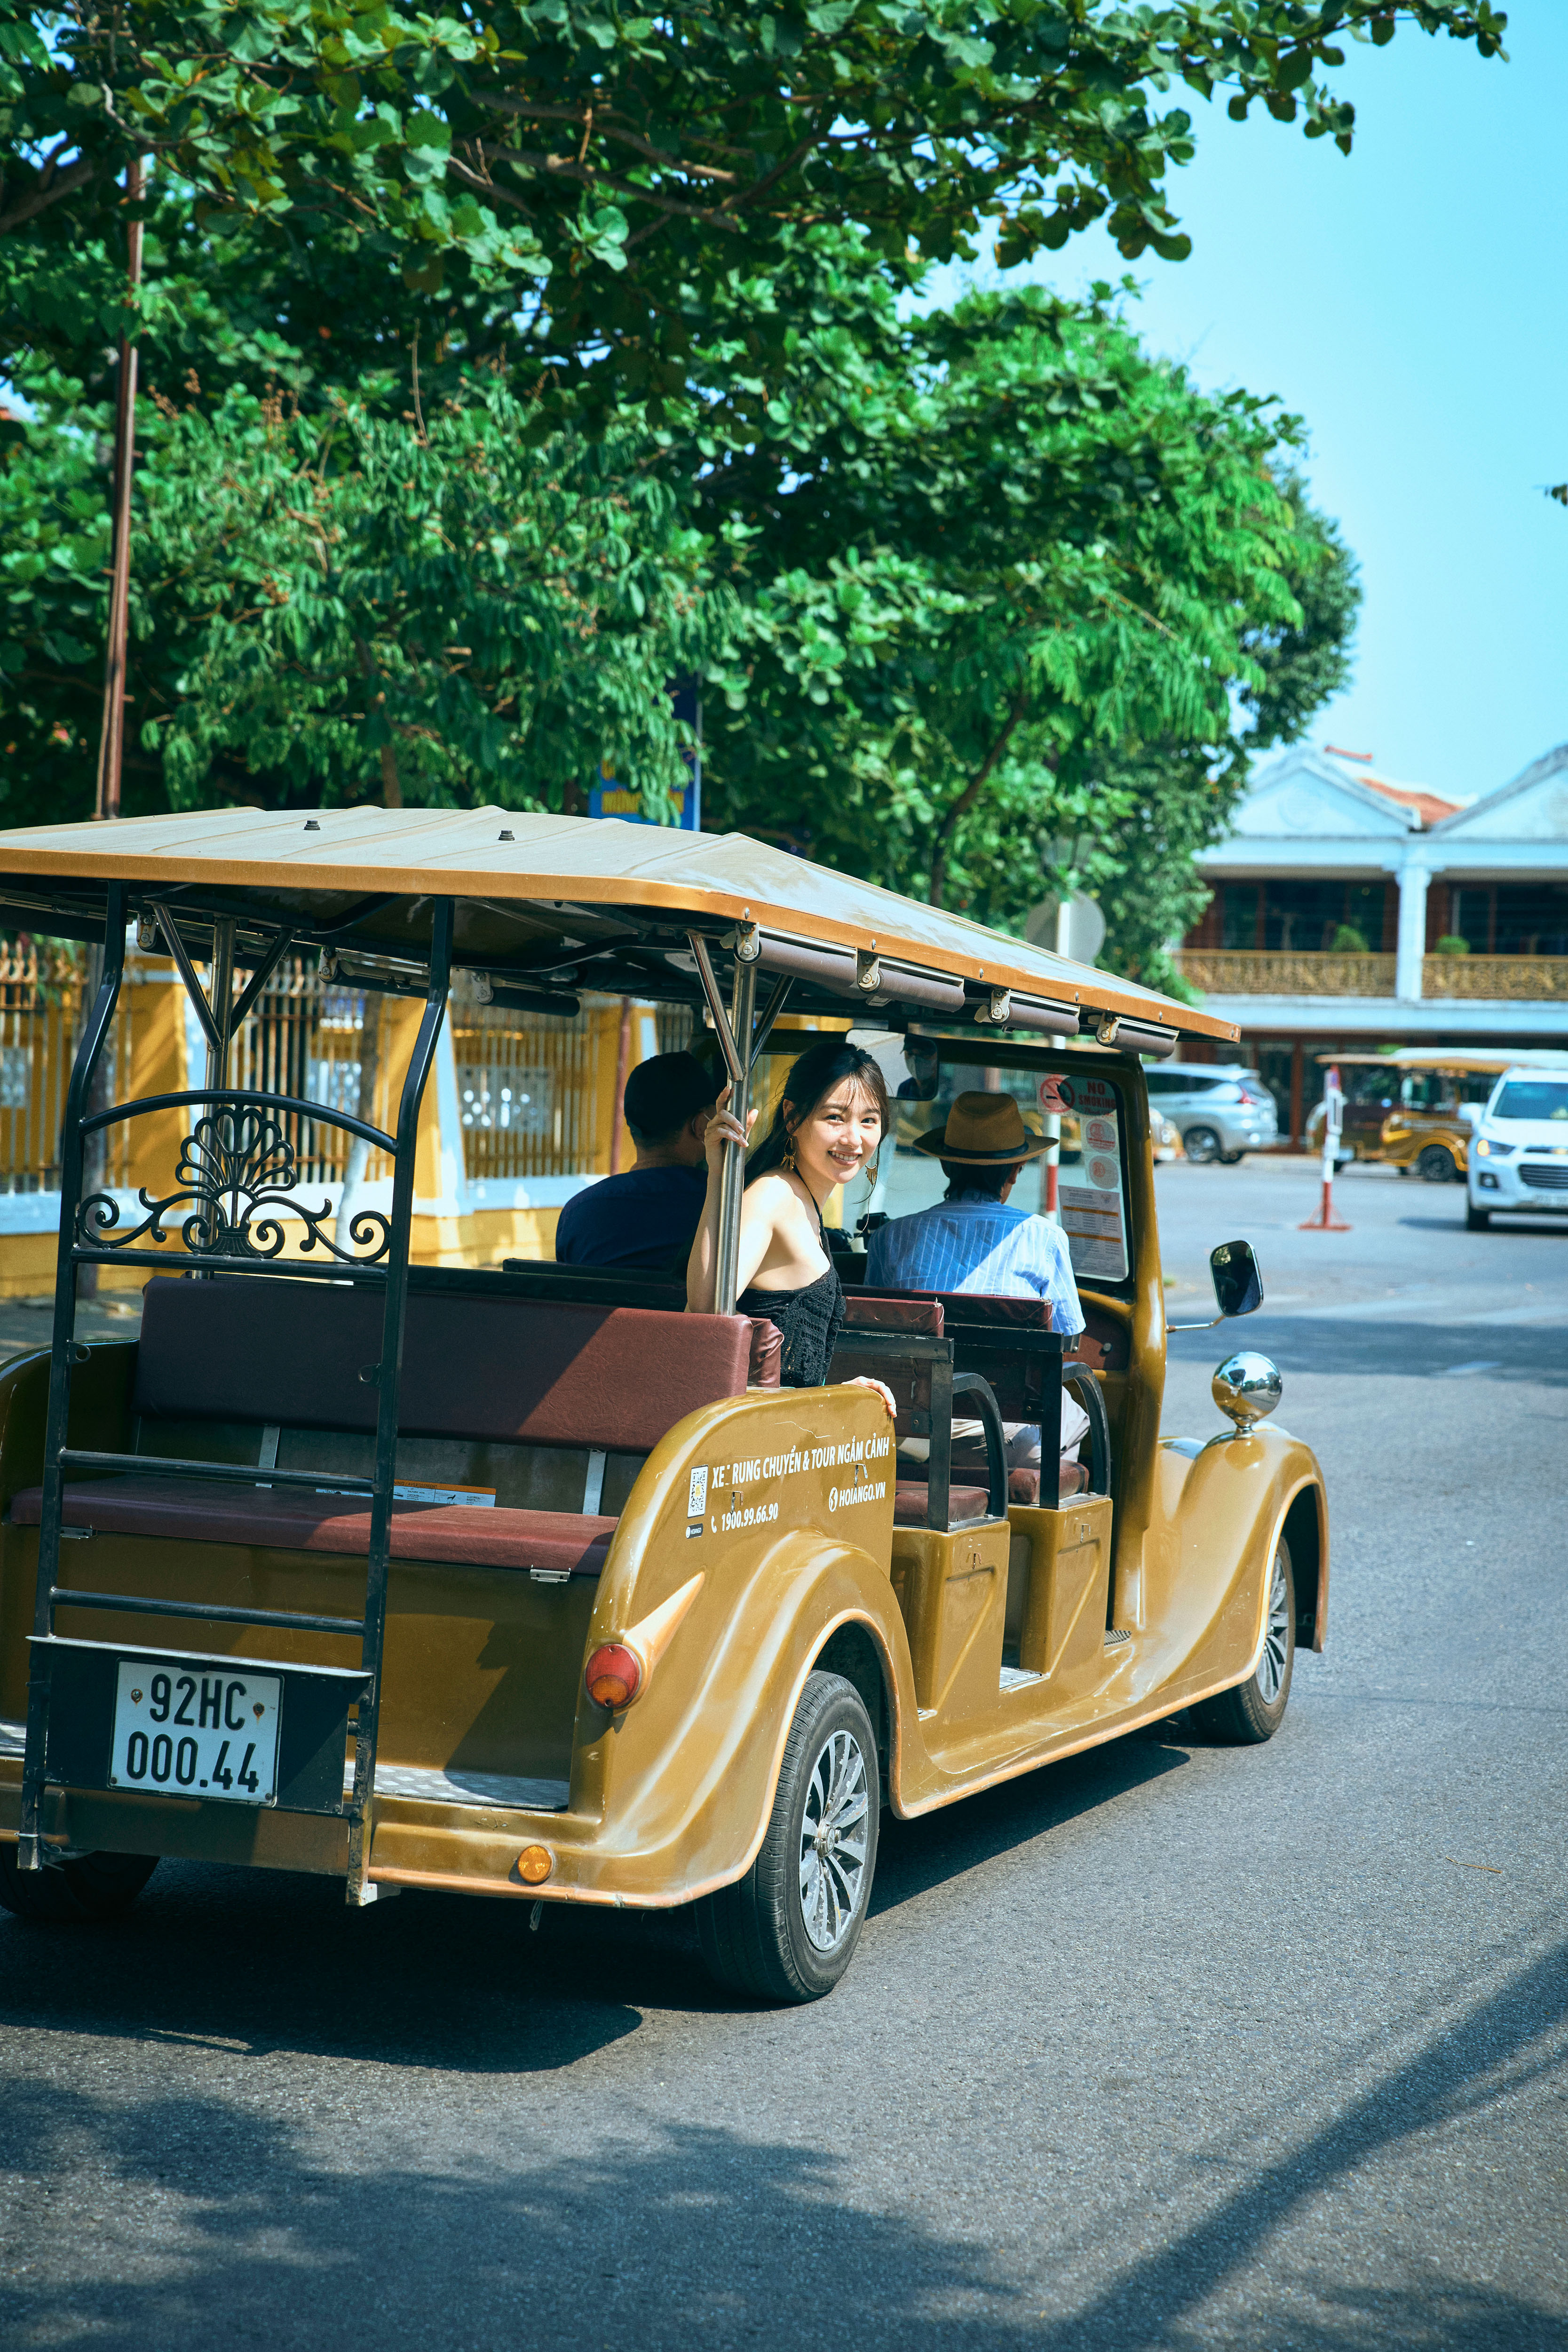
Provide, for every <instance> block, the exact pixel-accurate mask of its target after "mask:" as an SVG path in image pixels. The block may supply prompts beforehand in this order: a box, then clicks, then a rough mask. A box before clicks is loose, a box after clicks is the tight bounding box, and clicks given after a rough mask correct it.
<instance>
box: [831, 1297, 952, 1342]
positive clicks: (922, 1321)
mask: <svg viewBox="0 0 1568 2352" xmlns="http://www.w3.org/2000/svg"><path fill="white" fill-rule="evenodd" d="M844 1328H845V1329H846V1330H847V1331H915V1332H919V1333H922V1334H923V1335H924V1336H925V1337H926V1338H928V1339H940V1338H941V1337H942V1301H941V1300H940V1299H939V1298H938V1297H937V1296H936V1292H935V1291H931V1292H928V1293H927V1294H926V1295H925V1297H915V1295H914V1294H913V1293H911V1294H908V1295H906V1294H905V1293H904V1292H903V1291H892V1290H846V1291H845V1292H844Z"/></svg>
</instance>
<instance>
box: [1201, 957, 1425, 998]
mask: <svg viewBox="0 0 1568 2352" xmlns="http://www.w3.org/2000/svg"><path fill="white" fill-rule="evenodd" d="M1175 961H1176V969H1177V970H1178V971H1180V973H1181V975H1182V978H1183V979H1184V980H1187V981H1190V982H1192V985H1193V986H1194V988H1197V989H1201V990H1202V992H1203V993H1204V994H1205V995H1206V996H1392V995H1393V993H1394V961H1395V960H1394V958H1393V957H1392V956H1391V955H1332V954H1328V953H1318V952H1315V951H1312V950H1290V951H1288V952H1287V951H1285V950H1274V949H1263V948H1256V949H1254V948H1224V949H1208V948H1184V949H1183V950H1182V951H1181V953H1180V954H1179V955H1177V956H1176V959H1175Z"/></svg>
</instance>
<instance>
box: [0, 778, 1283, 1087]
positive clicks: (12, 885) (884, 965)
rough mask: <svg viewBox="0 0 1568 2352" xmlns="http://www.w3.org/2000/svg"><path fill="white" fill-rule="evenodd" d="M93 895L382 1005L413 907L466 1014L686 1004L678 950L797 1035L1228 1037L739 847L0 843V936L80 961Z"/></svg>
mask: <svg viewBox="0 0 1568 2352" xmlns="http://www.w3.org/2000/svg"><path fill="white" fill-rule="evenodd" d="M116 884H118V885H119V886H120V887H122V888H123V889H124V890H125V892H126V905H127V909H128V913H129V914H130V915H131V917H134V918H137V919H141V920H142V921H143V922H145V923H147V924H158V923H160V922H161V924H162V930H163V934H164V937H165V939H166V940H167V941H168V943H169V946H170V948H171V950H172V951H174V952H176V953H179V952H180V951H181V950H182V949H183V951H184V952H185V953H187V954H189V955H191V956H193V957H196V958H200V957H204V955H205V953H206V951H207V950H206V944H205V943H206V941H207V940H209V939H210V937H211V933H212V926H213V923H214V919H222V918H233V919H235V961H236V962H239V963H241V964H248V965H251V966H253V967H254V966H255V965H256V964H258V963H260V962H261V961H265V960H267V959H268V958H269V957H270V956H272V955H274V954H276V953H277V951H278V942H279V940H282V939H284V938H285V937H287V943H288V945H289V946H290V948H292V949H293V950H296V951H299V950H307V949H310V948H322V949H325V950H329V952H330V953H331V954H332V955H333V956H334V957H335V958H336V959H337V970H338V973H339V976H340V978H341V979H343V980H345V981H346V982H350V983H353V982H356V981H358V982H361V983H362V984H366V985H370V986H374V987H390V988H392V989H393V990H396V989H397V988H398V987H399V986H400V984H401V985H402V986H404V987H409V988H413V985H414V982H415V979H416V974H417V972H418V971H419V968H422V967H423V966H425V965H426V964H427V962H428V959H429V953H430V942H431V937H432V928H433V902H434V900H436V899H439V898H451V899H452V900H453V901H454V902H455V906H454V936H453V953H452V961H453V965H454V967H455V969H456V970H457V971H463V970H464V969H466V970H467V971H469V972H471V973H473V974H476V975H477V974H480V973H483V975H484V980H483V982H481V983H480V996H481V1000H482V1001H491V1002H495V1003H501V1004H508V1003H509V1004H512V1005H514V1006H516V1007H517V1008H519V1009H523V1010H536V1011H539V1012H547V1013H572V1012H574V1011H575V1010H576V1009H577V1002H578V1000H577V994H576V992H577V991H578V990H579V989H591V990H593V991H595V992H606V993H611V994H616V995H630V996H634V997H637V998H641V999H643V1000H644V1001H653V1002H655V1003H659V1002H664V1003H698V1002H700V1001H701V998H702V995H703V992H704V986H703V974H702V972H701V971H700V969H699V965H700V963H701V962H702V961H706V960H707V957H706V954H705V955H704V956H702V957H699V956H698V955H697V953H696V952H695V944H696V943H697V942H700V943H701V944H702V946H703V947H704V949H705V950H711V948H712V947H713V946H715V945H717V946H720V947H727V948H728V949H729V950H731V951H732V952H733V951H734V950H736V949H737V948H738V949H739V950H741V951H742V952H743V953H744V954H745V956H746V958H747V961H753V960H755V961H758V963H759V968H760V971H762V973H764V974H771V975H773V976H774V977H775V979H776V980H783V979H788V980H789V982H790V995H789V1007H790V1010H791V1012H792V1013H811V1012H816V1013H827V1014H834V1013H836V1014H838V1015H840V1016H842V1015H843V1014H844V1013H845V1012H846V1011H848V1010H849V1009H850V1007H851V1005H852V1004H857V1003H858V1004H859V1005H861V1006H862V1007H864V1008H867V1009H872V1008H881V1009H882V1010H883V1013H884V1014H885V1013H886V1012H888V1011H889V1010H890V1009H894V1008H902V1009H904V1010H909V1011H917V1012H918V1013H920V1014H921V1015H922V1016H923V1017H924V1018H926V1019H930V1018H932V1017H933V1016H935V1017H936V1018H938V1019H941V1018H947V1019H953V1018H958V1019H963V1020H970V1019H973V1018H975V1017H979V1018H980V1019H981V1020H982V1021H986V1022H989V1021H992V1020H999V1023H1000V1025H1003V1026H1011V1027H1013V1028H1021V1029H1024V1030H1030V1029H1033V1030H1036V1031H1044V1032H1045V1033H1046V1034H1054V1035H1057V1036H1067V1035H1069V1034H1077V1032H1078V1030H1079V1028H1080V1026H1082V1027H1085V1028H1088V1029H1090V1030H1098V1031H1100V1032H1101V1033H1102V1042H1104V1043H1112V1042H1115V1043H1119V1044H1120V1045H1123V1046H1124V1047H1125V1048H1128V1049H1131V1050H1133V1051H1134V1052H1143V1053H1149V1052H1155V1053H1162V1052H1164V1053H1168V1052H1169V1051H1171V1049H1172V1047H1173V1045H1174V1044H1175V1039H1176V1033H1178V1032H1185V1033H1186V1034H1190V1035H1195V1036H1205V1037H1215V1038H1220V1039H1224V1040H1226V1041H1230V1040H1233V1039H1234V1038H1235V1037H1236V1036H1237V1034H1238V1032H1237V1030H1236V1028H1235V1027H1234V1025H1233V1024H1230V1023H1229V1022H1227V1021H1221V1020H1218V1019H1217V1018H1216V1017H1215V1016H1214V1015H1213V1014H1211V1013H1205V1012H1202V1011H1200V1010H1198V1009H1197V1008H1195V1007H1194V1006H1191V1005H1187V1004H1182V1003H1177V1002H1176V1000H1175V999H1174V998H1172V997H1168V996H1163V995H1160V994H1159V993H1157V992H1155V990H1153V989H1147V988H1142V987H1139V986H1138V985H1137V984H1136V983H1135V982H1132V981H1125V980H1122V979H1119V978H1117V977H1116V976H1115V975H1114V974H1113V973H1110V972H1102V971H1094V970H1093V969H1092V967H1090V966H1089V965H1086V964H1081V963H1074V962H1072V961H1070V960H1069V959H1068V958H1067V957H1065V956H1059V955H1054V954H1052V953H1051V952H1050V951H1049V950H1045V949H1043V948H1038V947H1033V946H1031V945H1030V944H1029V943H1028V942H1027V941H1025V940H1019V939H1010V938H1007V937H1004V936H1003V935H1002V934H1000V933H998V932H996V931H992V930H989V929H987V928H986V927H985V926H984V925H983V924H980V923H976V922H972V921H970V920H969V919H967V918H966V917H964V916H962V915H956V914H949V913H947V912H946V911H945V910H944V909H942V908H933V907H926V906H922V905H920V904H918V903H917V902H916V901H915V900H913V899H909V898H900V897H899V896H898V895H897V894H896V893H895V892H894V891H891V890H884V889H881V888H879V887H877V886H876V885H875V884H874V883H871V882H862V881H859V880H857V879H856V878H855V877H853V876H852V875H848V874H840V873H836V872H834V871H833V870H832V869H831V868H830V867H827V866H814V865H812V864H810V862H809V861H808V860H806V859H804V858H799V857H794V856H790V855H789V853H788V852H787V851H784V850H781V849H778V848H775V847H773V846H771V845H768V844H767V843H764V842H758V841H753V840H751V839H750V838H749V837H748V836H747V835H744V834H734V833H731V834H691V833H687V832H684V831H677V830H675V829H674V828H665V827H655V826H652V825H643V824H628V823H625V822H622V821H619V820H616V819H614V818H609V819H597V820H591V819H588V818H583V817H573V816H552V815H535V814H523V813H519V812H517V811H514V810H510V809H501V808H480V809H472V810H464V811H452V810H440V809H392V810H389V809H382V808H379V807H373V806H365V807H357V808H339V809H317V810H308V809H289V810H261V809H232V810H226V809H225V810H214V811H204V812H200V813H195V814H169V815H160V816H144V817H132V818H127V819H122V820H120V821H119V822H118V823H115V824H62V825H45V826H37V827H28V828H24V829H21V830H17V831H14V832H7V833H0V921H6V920H9V921H10V922H11V923H13V924H15V925H16V926H17V927H18V928H26V929H32V930H47V931H50V932H53V933H55V934H56V935H58V936H61V937H65V938H75V939H83V940H96V939H101V938H102V935H103V927H104V914H105V902H106V894H107V891H108V889H109V887H110V886H112V885H116ZM693 935H695V940H694V936H693ZM418 992H419V993H421V994H423V981H421V982H420V983H419V987H418ZM486 992H488V993H486ZM1112 1021H1116V1022H1119V1023H1120V1024H1123V1027H1122V1029H1121V1030H1120V1031H1119V1032H1112V1031H1111V1030H1110V1026H1109V1024H1111V1022H1112Z"/></svg>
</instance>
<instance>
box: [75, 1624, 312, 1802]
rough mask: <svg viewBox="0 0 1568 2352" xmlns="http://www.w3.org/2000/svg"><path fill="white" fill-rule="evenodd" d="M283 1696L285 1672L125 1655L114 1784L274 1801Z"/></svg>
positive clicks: (187, 1794)
mask: <svg viewBox="0 0 1568 2352" xmlns="http://www.w3.org/2000/svg"><path fill="white" fill-rule="evenodd" d="M282 1697H283V1678H282V1676H281V1675H257V1674H252V1673H250V1672H248V1671H245V1670H241V1671H239V1672H233V1671H231V1672H228V1673H224V1672H214V1670H213V1667H212V1664H211V1663H210V1661H207V1660H204V1659H198V1660H196V1661H194V1662H193V1666H192V1668H191V1670H190V1671H189V1672H183V1671H182V1670H181V1669H180V1668H178V1667H177V1666H175V1665H173V1664H157V1663H155V1662H153V1661H152V1660H146V1659H139V1658H127V1659H122V1660H121V1661H120V1678H119V1682H118V1685H117V1687H116V1690H115V1699H114V1739H113V1743H112V1745H111V1747H110V1765H109V1785H110V1788H111V1789H146V1790H152V1792H153V1794H155V1795H161V1796H170V1797H204V1798H205V1799H207V1800H208V1801H209V1802H210V1801H213V1800H214V1799H218V1800H221V1801H224V1802H225V1803H228V1804H231V1805H271V1804H276V1802H277V1722H278V1713H279V1709H280V1706H281V1703H282Z"/></svg>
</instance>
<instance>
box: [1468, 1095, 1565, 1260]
mask: <svg viewBox="0 0 1568 2352" xmlns="http://www.w3.org/2000/svg"><path fill="white" fill-rule="evenodd" d="M1469 1163H1470V1164H1469V1174H1468V1176H1467V1178H1466V1186H1467V1195H1466V1198H1467V1206H1466V1212H1465V1223H1466V1224H1467V1225H1468V1226H1469V1229H1470V1231H1471V1233H1472V1234H1482V1233H1485V1231H1486V1229H1487V1227H1488V1226H1489V1225H1490V1223H1491V1221H1492V1219H1493V1217H1495V1216H1496V1215H1497V1214H1498V1213H1500V1212H1503V1213H1507V1214H1509V1215H1512V1216H1516V1217H1517V1216H1531V1217H1540V1216H1554V1215H1555V1216H1563V1215H1568V1061H1565V1062H1564V1064H1563V1067H1562V1068H1561V1069H1557V1070H1553V1069H1539V1068H1537V1069H1527V1068H1525V1067H1524V1066H1522V1065H1520V1066H1517V1067H1515V1068H1514V1069H1511V1070H1505V1071H1504V1072H1503V1074H1502V1076H1501V1077H1500V1078H1499V1080H1498V1082H1497V1084H1496V1086H1495V1087H1493V1088H1492V1090H1491V1092H1490V1095H1489V1096H1488V1097H1487V1103H1486V1108H1485V1109H1484V1110H1483V1111H1482V1112H1481V1115H1480V1117H1479V1118H1478V1119H1477V1121H1476V1124H1475V1130H1474V1134H1473V1136H1472V1139H1471V1142H1470V1150H1469Z"/></svg>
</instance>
